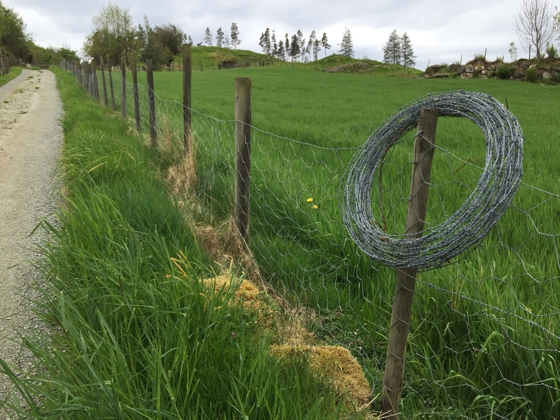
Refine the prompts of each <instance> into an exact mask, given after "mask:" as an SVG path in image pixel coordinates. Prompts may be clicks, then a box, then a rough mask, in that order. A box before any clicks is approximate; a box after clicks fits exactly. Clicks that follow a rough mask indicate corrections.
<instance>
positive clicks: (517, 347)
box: [129, 66, 560, 418]
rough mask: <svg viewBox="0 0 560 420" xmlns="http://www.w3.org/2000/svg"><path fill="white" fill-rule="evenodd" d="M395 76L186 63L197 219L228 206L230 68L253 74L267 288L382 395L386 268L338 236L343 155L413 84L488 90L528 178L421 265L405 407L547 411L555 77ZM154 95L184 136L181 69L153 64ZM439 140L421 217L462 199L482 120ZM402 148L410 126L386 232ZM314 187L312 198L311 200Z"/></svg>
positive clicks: (455, 125)
mask: <svg viewBox="0 0 560 420" xmlns="http://www.w3.org/2000/svg"><path fill="white" fill-rule="evenodd" d="M398 76H399V74H398V73H396V74H395V73H392V74H390V77H387V76H385V75H384V74H383V73H381V72H380V73H376V74H342V73H336V74H331V73H326V72H323V71H321V70H318V69H317V68H313V67H312V66H287V67H269V68H247V69H235V70H223V71H213V72H210V71H206V72H204V71H202V72H200V71H195V72H194V74H193V110H194V111H195V116H194V120H193V124H194V129H195V135H196V137H195V143H196V148H197V158H196V159H197V165H198V176H199V186H198V189H197V194H198V195H197V196H198V200H199V202H202V203H204V206H203V209H204V210H202V211H200V214H198V217H199V220H200V221H201V222H204V223H210V224H214V225H216V226H219V225H220V224H221V223H223V222H224V220H226V219H227V217H229V215H230V214H231V208H232V202H231V197H232V195H233V193H232V191H233V190H232V188H233V173H234V168H233V153H234V145H233V123H232V122H231V120H233V119H234V86H235V78H237V77H249V78H251V79H252V86H253V95H252V115H253V126H254V127H255V130H254V131H253V143H252V153H253V160H252V165H253V177H252V180H251V182H252V203H251V206H252V210H251V211H252V227H251V229H252V231H251V248H252V251H253V253H254V255H255V257H256V258H257V260H258V262H259V265H260V267H261V269H262V271H263V272H264V273H265V274H266V276H267V279H268V280H269V281H270V283H271V284H273V285H274V287H276V288H277V289H278V290H282V291H284V293H285V295H286V296H287V297H288V298H289V299H291V300H292V301H293V302H294V303H298V304H302V305H305V306H308V307H311V308H313V309H315V310H317V320H316V322H315V325H313V326H311V327H312V328H313V329H314V331H315V333H316V335H317V336H318V337H320V338H321V339H323V340H324V341H325V342H329V343H335V344H341V345H344V346H346V347H348V348H351V349H353V352H354V354H355V356H356V357H358V358H359V360H361V362H362V366H363V367H364V369H365V370H366V372H367V375H368V379H369V380H370V381H371V383H372V385H373V387H374V390H375V391H376V392H380V390H381V385H380V380H381V372H382V369H383V363H384V358H385V351H386V336H387V328H388V324H389V319H390V311H391V301H392V295H393V288H394V277H395V274H394V272H393V271H392V270H390V269H388V268H385V267H382V266H379V265H378V264H377V263H375V262H371V261H369V259H368V258H367V257H364V256H363V254H361V252H360V251H358V250H357V248H356V246H355V245H353V244H352V243H350V241H349V239H348V235H347V233H346V231H345V228H344V226H343V225H342V222H341V216H340V209H339V206H340V202H341V195H342V192H341V189H340V184H341V181H344V177H345V170H346V165H347V164H348V162H349V161H350V159H351V157H352V155H353V154H354V153H355V152H356V148H357V147H358V146H359V145H361V144H362V143H363V142H364V141H365V140H366V139H367V138H368V137H369V136H370V135H371V134H372V133H373V131H374V130H375V129H376V128H377V127H378V126H379V125H380V124H381V123H382V122H383V121H384V120H385V119H386V118H387V117H388V116H389V115H391V114H392V113H394V112H395V111H396V110H397V109H398V108H399V107H402V106H404V105H406V104H407V103H409V102H410V101H412V100H414V99H416V98H418V97H420V96H423V95H426V94H428V93H433V92H440V91H448V90H459V89H463V90H470V91H480V92H485V93H488V94H490V95H492V96H494V97H495V98H497V99H498V100H499V101H500V102H502V103H504V104H507V106H508V107H509V109H510V110H511V112H512V113H513V114H514V115H515V116H516V117H517V118H518V120H519V122H520V124H521V127H522V129H523V132H524V137H525V155H524V178H523V182H524V185H523V186H522V187H521V189H520V190H519V192H518V194H517V196H516V198H515V200H514V203H513V207H512V208H511V209H510V210H509V211H508V212H507V213H506V215H505V216H504V217H503V218H502V220H500V222H498V224H497V226H496V227H495V229H494V230H493V231H492V232H491V234H490V235H489V237H488V238H487V239H486V240H485V241H484V242H483V244H482V245H481V246H480V247H478V248H476V249H475V250H473V251H472V252H470V253H468V255H466V256H464V258H463V259H461V260H460V261H459V262H457V263H455V264H452V265H449V266H447V267H444V268H441V269H437V270H433V271H428V272H425V273H422V274H421V275H420V282H419V285H418V289H417V293H416V300H415V302H414V315H413V317H414V319H413V324H412V325H411V335H410V341H409V350H408V360H407V365H406V383H407V388H406V389H405V391H404V393H403V410H404V413H405V414H406V415H407V416H411V417H414V416H417V415H420V413H423V415H431V416H435V415H438V416H442V417H448V416H449V417H453V416H456V415H462V416H465V417H467V418H479V417H485V416H489V417H492V416H496V417H497V418H500V416H501V417H503V418H550V417H551V416H553V417H558V416H559V415H560V405H558V404H557V403H556V401H558V400H559V398H560V391H559V388H558V385H557V384H558V381H559V379H560V373H559V371H558V365H557V362H556V360H557V359H558V355H559V350H560V348H559V346H558V334H559V333H560V316H559V314H560V311H559V308H560V296H559V294H558V288H557V287H556V285H557V279H558V273H559V267H558V251H557V249H558V248H557V238H558V234H559V232H560V231H559V225H558V217H557V215H558V210H557V208H558V194H559V193H560V186H559V183H558V180H559V179H560V169H559V167H558V165H557V163H556V157H555V153H554V151H555V150H556V145H557V142H558V141H559V140H560V134H559V131H558V127H560V116H559V114H558V113H557V112H556V111H555V108H556V105H555V104H556V102H557V100H558V88H557V87H555V86H541V85H531V84H528V83H518V82H509V81H507V82H506V81H499V80H484V79H479V80H463V79H445V80H422V79H410V78H403V77H398ZM155 91H156V93H157V95H158V96H159V97H160V98H161V101H159V102H158V103H157V107H158V109H160V110H161V115H164V114H165V115H166V117H162V120H160V123H161V125H162V126H165V128H162V132H163V131H166V130H168V131H169V128H168V127H175V129H176V135H177V137H178V138H180V129H181V107H180V105H179V104H178V103H176V102H173V101H180V100H181V95H182V93H181V75H180V74H178V73H158V74H156V75H155ZM129 103H130V102H129ZM199 112H200V113H201V114H204V115H200V114H198V113H199ZM144 115H145V113H144ZM214 118H217V119H218V120H214ZM271 133H272V134H271ZM171 137H173V136H171ZM437 144H438V146H439V147H440V148H441V149H438V150H437V152H436V157H435V162H434V169H433V175H432V176H433V178H432V181H433V182H434V183H436V184H437V188H434V190H433V192H432V196H431V197H432V198H431V201H430V203H429V206H430V207H429V210H428V222H429V223H431V224H432V225H437V224H438V223H440V222H441V221H442V220H444V219H445V218H447V217H449V215H451V214H452V213H453V212H454V211H455V210H456V209H457V208H458V207H459V206H460V205H461V203H462V202H463V201H464V200H465V199H466V198H467V197H468V196H469V194H470V193H471V192H472V189H473V188H474V186H475V184H476V182H477V180H478V178H479V176H480V174H481V173H482V167H483V165H484V156H485V150H484V139H483V137H482V134H481V132H480V130H479V129H478V128H477V127H476V126H475V125H474V124H473V123H471V122H469V121H466V120H458V119H440V121H439V122H438V132H437ZM411 145H412V138H408V139H407V140H406V141H403V142H402V143H401V144H399V145H398V146H396V147H394V148H392V149H391V154H390V155H389V156H388V158H387V160H388V162H390V164H389V165H386V169H385V172H384V174H383V189H384V190H385V192H384V195H383V207H384V213H385V214H384V215H383V216H384V217H385V218H386V219H387V220H389V228H390V232H392V233H398V232H400V231H402V226H403V224H404V217H405V216H404V215H405V214H406V213H405V212H406V198H407V197H408V185H409V178H410V175H409V173H410V151H411ZM533 187H536V188H537V189H535V188H533ZM538 189H542V190H544V191H546V192H548V193H543V192H541V191H539V190H538ZM208 197H211V198H208ZM311 197H312V198H313V199H314V202H313V203H317V204H318V209H313V207H312V205H310V204H308V203H307V199H308V198H311ZM374 207H375V205H374ZM376 211H379V210H376ZM378 214H379V213H378Z"/></svg>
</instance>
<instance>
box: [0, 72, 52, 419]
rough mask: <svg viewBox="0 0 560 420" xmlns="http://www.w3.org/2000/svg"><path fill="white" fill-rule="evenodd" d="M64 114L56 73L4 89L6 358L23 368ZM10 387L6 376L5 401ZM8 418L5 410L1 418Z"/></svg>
mask: <svg viewBox="0 0 560 420" xmlns="http://www.w3.org/2000/svg"><path fill="white" fill-rule="evenodd" d="M61 117H62V106H61V102H60V97H59V95H58V90H57V88H56V80H55V77H54V74H53V73H52V72H50V71H46V70H43V71H42V72H39V71H30V70H23V72H22V75H21V76H19V77H17V78H16V79H14V80H12V81H11V82H10V83H8V84H7V85H4V86H2V87H0V357H2V359H4V360H5V361H7V362H8V363H10V364H12V365H15V366H18V367H21V368H22V369H28V368H29V367H30V366H31V357H30V355H29V354H26V353H25V352H22V351H21V345H20V339H19V338H18V333H22V334H25V333H26V331H28V330H30V329H37V328H42V326H41V324H40V322H39V321H38V320H37V319H36V318H35V317H34V316H33V315H32V313H31V304H30V302H29V301H28V299H27V298H29V297H30V296H31V288H30V285H31V284H32V283H33V282H34V281H35V280H36V279H37V273H36V272H35V271H34V270H33V268H32V266H31V264H30V260H31V259H33V258H34V257H36V255H34V246H35V244H37V243H38V242H40V241H41V234H40V233H36V234H34V235H31V236H30V234H31V232H32V231H33V229H34V228H35V226H36V225H37V224H38V223H39V222H40V220H41V219H43V218H51V217H52V214H53V211H54V207H55V203H54V199H55V194H54V193H53V191H54V180H55V179H56V168H57V163H58V159H59V155H60V151H61V147H62V129H61V127H60V126H59V123H58V120H59V119H60V118H61ZM10 389H11V386H10V383H9V382H8V381H7V380H6V377H5V376H4V375H2V374H0V401H1V400H2V399H4V397H5V396H6V395H7V393H8V392H9V391H10ZM6 418H7V414H6V413H3V412H2V411H1V410H0V419H6Z"/></svg>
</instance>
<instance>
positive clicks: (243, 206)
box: [235, 78, 251, 244]
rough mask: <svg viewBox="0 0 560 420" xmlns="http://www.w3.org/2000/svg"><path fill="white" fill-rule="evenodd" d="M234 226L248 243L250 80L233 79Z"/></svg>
mask: <svg viewBox="0 0 560 420" xmlns="http://www.w3.org/2000/svg"><path fill="white" fill-rule="evenodd" d="M235 152H236V153H235V224H236V227H237V230H238V231H239V234H240V235H241V237H242V238H243V239H244V241H245V243H247V244H248V243H249V220H250V202H251V194H250V184H251V79H248V78H237V79H235Z"/></svg>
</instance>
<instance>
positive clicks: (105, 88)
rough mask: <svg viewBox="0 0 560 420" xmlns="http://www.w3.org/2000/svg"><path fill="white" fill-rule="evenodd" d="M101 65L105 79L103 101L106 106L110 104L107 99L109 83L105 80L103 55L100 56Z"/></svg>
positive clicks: (103, 79)
mask: <svg viewBox="0 0 560 420" xmlns="http://www.w3.org/2000/svg"><path fill="white" fill-rule="evenodd" d="M99 66H100V67H101V80H102V81H103V103H104V104H105V106H109V101H108V100H107V83H106V82H105V63H104V62H103V56H101V57H99Z"/></svg>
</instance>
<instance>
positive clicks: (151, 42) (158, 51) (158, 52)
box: [138, 16, 173, 70]
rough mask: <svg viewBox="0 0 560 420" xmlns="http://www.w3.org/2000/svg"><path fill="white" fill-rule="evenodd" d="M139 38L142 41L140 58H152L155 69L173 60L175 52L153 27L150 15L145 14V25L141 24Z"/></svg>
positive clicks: (144, 59) (143, 59) (142, 59)
mask: <svg viewBox="0 0 560 420" xmlns="http://www.w3.org/2000/svg"><path fill="white" fill-rule="evenodd" d="M139 34H140V36H139V37H138V40H139V41H140V42H141V53H140V60H141V61H144V62H145V61H146V60H148V59H150V60H152V66H153V68H154V70H160V69H161V68H162V67H163V66H167V65H169V63H171V62H172V61H173V54H172V53H171V50H170V49H169V48H167V47H166V46H165V45H164V44H163V42H162V39H161V37H160V36H159V34H158V33H157V32H156V31H155V30H154V29H153V28H152V27H151V25H150V23H149V22H148V17H147V16H144V27H143V28H142V27H141V25H139Z"/></svg>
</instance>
